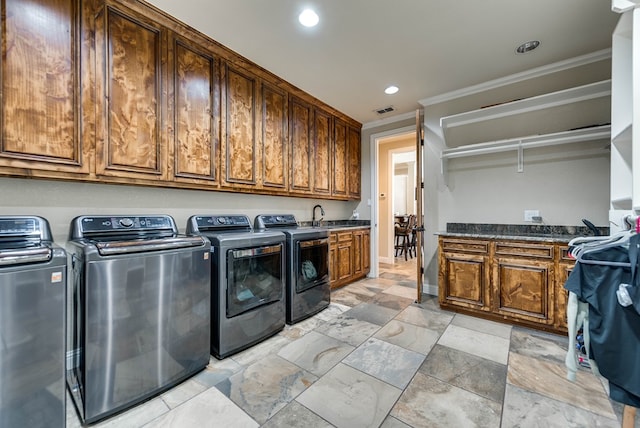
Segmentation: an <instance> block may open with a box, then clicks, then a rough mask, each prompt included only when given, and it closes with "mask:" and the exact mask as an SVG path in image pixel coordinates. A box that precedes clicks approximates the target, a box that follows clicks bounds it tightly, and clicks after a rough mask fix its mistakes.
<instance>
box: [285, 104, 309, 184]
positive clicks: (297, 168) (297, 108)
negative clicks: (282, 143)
mask: <svg viewBox="0 0 640 428" xmlns="http://www.w3.org/2000/svg"><path fill="white" fill-rule="evenodd" d="M311 119H312V117H311V106H310V105H309V104H307V103H306V102H304V101H302V100H300V99H298V98H295V97H291V98H289V146H290V148H291V157H290V159H291V163H290V172H291V176H290V179H289V190H290V191H291V192H292V193H304V194H309V193H311V185H312V184H311V154H312V149H311V123H312V122H311Z"/></svg>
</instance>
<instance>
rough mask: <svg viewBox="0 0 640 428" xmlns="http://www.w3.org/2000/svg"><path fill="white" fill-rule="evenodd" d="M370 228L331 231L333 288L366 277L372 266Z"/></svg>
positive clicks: (330, 274) (331, 282)
mask: <svg viewBox="0 0 640 428" xmlns="http://www.w3.org/2000/svg"><path fill="white" fill-rule="evenodd" d="M370 242H371V232H370V230H369V229H353V230H349V229H344V230H338V231H334V232H331V233H329V261H330V264H329V276H330V278H331V280H330V284H331V288H332V289H333V288H337V287H342V286H343V285H346V284H349V283H351V282H353V281H356V280H358V279H360V278H363V277H365V276H366V275H367V274H368V273H369V271H370V268H371V263H370V255H369V252H370Z"/></svg>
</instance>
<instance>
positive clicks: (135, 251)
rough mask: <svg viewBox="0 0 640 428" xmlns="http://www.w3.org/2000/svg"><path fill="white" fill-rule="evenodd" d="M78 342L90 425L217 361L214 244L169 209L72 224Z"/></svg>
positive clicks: (82, 401) (80, 400) (77, 378)
mask: <svg viewBox="0 0 640 428" xmlns="http://www.w3.org/2000/svg"><path fill="white" fill-rule="evenodd" d="M70 234H71V236H70V241H69V252H70V253H71V254H72V267H73V308H72V309H73V326H72V332H73V339H72V340H73V349H72V361H73V362H72V368H71V369H70V370H69V371H68V374H67V382H68V385H69V389H70V391H71V393H72V396H73V399H74V402H75V404H76V407H77V409H78V412H79V414H80V417H81V419H82V420H83V421H84V422H85V423H91V422H94V421H97V420H99V419H102V418H105V417H107V416H109V415H111V414H113V413H115V412H118V411H120V410H123V409H125V408H128V407H130V406H132V405H134V404H136V403H138V402H140V401H143V400H145V399H147V398H149V397H151V396H153V395H156V394H158V393H159V392H161V391H163V390H166V389H168V388H170V387H171V386H173V385H175V384H177V383H179V382H181V381H182V380H184V379H186V378H187V377H189V376H191V375H193V374H195V373H196V372H198V371H199V370H202V369H203V368H204V367H205V366H206V365H207V364H208V362H209V328H210V315H209V314H210V308H209V305H210V302H211V291H210V286H209V282H210V271H211V263H210V245H209V242H207V241H206V240H205V239H203V238H201V237H198V236H184V235H179V234H178V229H177V227H176V225H175V222H174V220H173V218H171V217H170V216H167V215H146V216H81V217H77V218H75V219H74V220H73V222H72V223H71V232H70Z"/></svg>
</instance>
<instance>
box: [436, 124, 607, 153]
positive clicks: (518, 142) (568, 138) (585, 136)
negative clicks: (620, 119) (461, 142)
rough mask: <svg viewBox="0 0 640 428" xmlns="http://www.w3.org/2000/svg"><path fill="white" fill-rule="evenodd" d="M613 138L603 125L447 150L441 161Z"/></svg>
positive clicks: (444, 151)
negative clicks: (520, 148)
mask: <svg viewBox="0 0 640 428" xmlns="http://www.w3.org/2000/svg"><path fill="white" fill-rule="evenodd" d="M610 138H611V126H610V125H601V126H594V127H591V128H583V129H575V130H572V131H563V132H555V133H553V134H545V135H530V136H527V137H520V138H510V139H508V140H500V141H493V142H488V143H479V144H470V145H468V146H463V147H456V148H454V149H446V150H443V151H442V154H441V155H440V158H441V159H450V158H460V157H465V156H477V155H484V154H488V153H498V152H504V151H509V150H516V149H518V147H520V146H521V147H522V148H524V149H527V148H533V147H543V146H555V145H560V144H567V143H577V142H580V141H592V140H608V139H610Z"/></svg>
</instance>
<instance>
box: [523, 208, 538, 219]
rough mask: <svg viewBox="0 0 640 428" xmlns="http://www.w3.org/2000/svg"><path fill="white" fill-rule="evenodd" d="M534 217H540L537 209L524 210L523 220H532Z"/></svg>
mask: <svg viewBox="0 0 640 428" xmlns="http://www.w3.org/2000/svg"><path fill="white" fill-rule="evenodd" d="M534 217H540V211H539V210H524V221H533V218H534Z"/></svg>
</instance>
